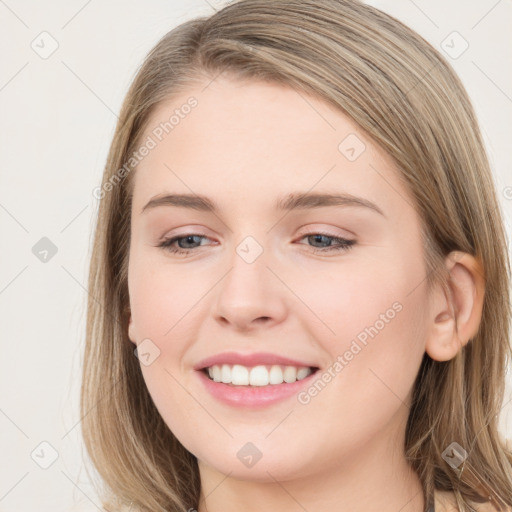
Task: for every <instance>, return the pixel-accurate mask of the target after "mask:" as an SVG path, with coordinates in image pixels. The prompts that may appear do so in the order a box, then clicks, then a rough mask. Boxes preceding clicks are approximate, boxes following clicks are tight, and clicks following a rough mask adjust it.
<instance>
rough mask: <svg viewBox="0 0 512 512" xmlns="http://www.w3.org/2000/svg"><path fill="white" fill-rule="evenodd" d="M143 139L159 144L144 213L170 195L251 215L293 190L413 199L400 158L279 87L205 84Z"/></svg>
mask: <svg viewBox="0 0 512 512" xmlns="http://www.w3.org/2000/svg"><path fill="white" fill-rule="evenodd" d="M190 105H194V106H193V107H191V106H190ZM142 139H143V141H147V140H149V139H152V141H153V143H154V147H153V148H152V149H151V150H150V151H149V153H148V154H147V156H145V157H144V158H143V159H142V161H140V163H139V165H138V166H137V169H136V171H135V176H134V180H135V182H134V198H133V202H134V206H135V207H136V208H139V211H140V209H141V208H142V207H143V204H142V202H143V201H144V204H146V202H147V201H148V200H149V199H150V198H151V197H153V196H155V195H157V194H162V193H165V192H167V193H169V192H179V193H192V194H194V193H197V194H202V195H214V196H216V197H217V198H218V199H219V200H218V202H219V203H220V204H222V203H223V201H227V202H228V203H230V204H231V203H233V202H235V201H238V203H239V205H245V207H246V208H247V207H249V205H250V203H251V199H254V200H256V199H255V198H260V199H261V200H262V201H263V200H266V199H268V204H269V205H270V204H272V205H274V204H275V199H276V197H278V196H281V197H282V196H283V195H286V194H288V193H290V191H291V189H294V190H302V191H306V190H313V189H321V190H322V191H327V190H329V191H331V192H334V191H336V192H346V193H352V194H354V195H355V194H357V195H365V196H366V197H367V198H368V199H370V200H375V202H378V201H380V202H381V203H386V202H393V201H394V200H395V201H396V200H397V199H398V200H400V197H393V196H397V194H398V196H402V199H401V200H402V201H403V200H404V198H405V197H406V196H407V191H406V190H404V189H403V187H402V185H401V183H400V182H399V180H398V179H397V176H396V168H395V166H394V162H393V161H392V159H391V157H390V156H389V155H388V154H387V153H386V152H385V151H383V150H382V148H380V147H379V146H378V145H376V144H375V143H374V142H373V141H372V140H371V139H370V138H369V137H368V136H367V135H366V134H365V133H364V132H363V131H362V130H361V129H360V127H359V126H358V125H357V124H356V123H355V122H354V121H353V120H352V119H351V118H349V117H348V116H346V115H344V114H343V113H342V112H341V111H340V110H338V109H335V108H334V107H332V106H331V105H329V104H328V103H326V102H324V101H322V100H321V99H319V98H318V97H316V96H312V95H308V94H306V93H304V92H302V91H301V92H297V91H295V90H294V89H292V88H290V87H286V86H283V85H279V84H274V83H269V82H248V81H244V82H241V81H234V80H232V79H228V78H225V77H220V78H218V79H216V80H214V81H212V82H210V83H209V82H206V81H205V83H204V85H202V86H195V87H192V88H191V89H190V90H189V91H187V92H185V93H182V94H180V95H178V96H176V97H173V98H172V99H169V100H167V101H164V102H162V103H160V104H159V105H158V107H157V108H156V109H155V110H154V112H153V113H152V115H151V117H150V119H149V121H148V123H147V127H146V130H145V133H144V136H143V137H142ZM409 201H410V200H409Z"/></svg>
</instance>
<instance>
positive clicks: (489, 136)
mask: <svg viewBox="0 0 512 512" xmlns="http://www.w3.org/2000/svg"><path fill="white" fill-rule="evenodd" d="M369 3H371V4H372V5H375V6H376V7H378V8H380V9H382V10H383V11H385V12H388V13H390V14H392V15H394V16H396V17H397V18H399V19H400V20H402V21H404V22H405V23H406V24H408V25H409V26H411V27H412V28H413V29H415V30H416V31H418V32H419V33H420V34H421V35H422V36H423V37H425V38H426V39H427V40H428V41H430V42H431V43H432V44H433V45H434V46H435V47H436V48H438V49H439V50H440V51H441V52H444V48H443V44H445V43H443V41H447V37H450V39H448V41H451V40H453V41H454V44H451V46H452V47H455V50H451V51H452V55H451V56H450V55H447V56H448V59H449V60H450V62H451V63H452V65H453V66H454V68H455V70H456V71H457V73H458V74H459V76H460V77H461V78H462V81H463V83H464V84H465V86H466V88H467V90H468V92H469V95H470V97H471V99H472V101H473V105H474V107H475V109H476V112H477V115H478V118H479V120H480V123H481V128H482V132H483V136H484V139H485V143H486V145H487V149H488V153H489V158H490V160H491V165H492V169H493V173H494V178H495V183H496V188H497V191H498V194H499V197H500V201H501V205H502V208H503V211H504V213H505V218H506V228H507V233H508V236H509V238H510V235H511V214H512V206H511V203H512V189H511V188H507V187H511V186H512V173H511V164H512V152H511V151H510V149H511V148H510V146H511V142H512V141H511V140H510V133H511V121H512V44H511V43H512V37H511V34H512V26H511V25H512V4H511V2H510V1H507V0H499V1H497V0H478V1H477V0H473V1H469V2H463V1H460V0H459V1H452V2H447V1H446V0H414V1H413V0H379V1H378V0H374V1H370V2H369ZM221 6H222V3H221V2H214V1H212V0H208V1H206V0H196V1H188V2H184V1H177V0H165V1H164V0H150V1H148V2H135V1H122V2H121V1H119V0H108V1H103V2H100V1H98V0H89V1H86V0H72V1H69V0H68V1H64V0H54V1H52V2H37V1H35V0H31V1H30V0H27V1H23V2H15V1H14V0H5V1H4V0H0V38H1V46H0V48H1V63H2V65H1V68H0V109H1V110H0V130H1V132H0V140H1V144H2V146H1V153H0V154H1V162H0V173H1V181H0V183H1V187H0V229H1V233H2V240H3V242H2V252H1V265H0V311H1V320H0V329H1V342H0V343H1V345H0V346H1V358H0V432H1V435H0V511H2V512H24V511H27V512H28V511H30V512H33V511H36V510H37V511H38V512H45V511H48V512H49V511H51V512H61V511H66V512H69V511H78V510H80V511H95V510H100V501H99V499H98V497H97V496H96V495H95V494H94V492H93V490H92V487H91V484H90V481H89V479H88V476H87V474H86V472H85V470H84V460H85V453H84V451H83V445H82V442H81V430H80V416H79V412H78V403H79V400H78V397H79V386H80V372H81V359H82V350H83V344H84V332H85V304H86V298H87V293H88V291H87V287H86V283H87V274H88V262H89V257H90V249H91V238H92V229H93V223H94V220H95V217H96V213H97V207H98V202H97V200H96V199H95V198H94V197H93V195H92V191H93V189H94V188H95V187H97V186H98V185H100V182H101V176H102V172H103V167H104V165H105V159H106V156H107V151H108V148H109V145H110V142H111V138H112V135H113V132H114V127H115V123H116V121H117V114H118V113H119V109H120V106H121V102H122V99H123V97H124V94H125V93H126V91H127V88H128V86H129V84H130V82H131V80H132V78H133V76H134V73H135V72H136V70H137V68H138V66H139V65H140V64H141V62H142V60H143V58H144V56H145V55H146V53H147V52H148V51H149V50H150V49H151V48H152V47H153V46H154V44H155V43H156V42H157V41H158V40H159V39H160V37H161V36H162V35H164V34H165V33H166V32H168V31H169V30H171V29H172V28H173V27H175V26H176V25H178V24H180V23H182V22H183V21H186V20H187V19H189V18H192V17H195V16H197V15H208V14H212V13H213V12H214V10H216V9H219V8H220V7H221ZM453 32H457V33H458V35H454V34H453ZM454 37H455V39H453V38H454ZM464 41H466V42H467V44H468V47H467V49H466V50H465V51H464V52H463V53H462V54H461V55H460V56H459V55H456V54H457V53H459V51H460V50H462V49H463V47H464V46H465V45H466V43H465V42H464ZM45 52H46V53H45ZM51 52H53V53H51ZM453 52H455V53H453ZM49 53H51V55H48V54H49ZM510 373H511V372H509V375H508V381H507V386H508V388H507V393H506V398H505V401H504V404H503V409H502V413H501V416H500V426H501V431H502V432H503V433H504V435H505V437H508V438H512V389H511V388H512V385H511V378H510ZM41 443H43V444H41ZM44 466H47V467H46V468H45V467H44Z"/></svg>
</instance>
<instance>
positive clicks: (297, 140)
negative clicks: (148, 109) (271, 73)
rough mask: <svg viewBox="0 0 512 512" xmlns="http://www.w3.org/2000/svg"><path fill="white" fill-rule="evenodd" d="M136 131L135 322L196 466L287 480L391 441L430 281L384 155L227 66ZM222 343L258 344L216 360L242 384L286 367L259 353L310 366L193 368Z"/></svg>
mask: <svg viewBox="0 0 512 512" xmlns="http://www.w3.org/2000/svg"><path fill="white" fill-rule="evenodd" d="M192 97H193V98H194V99H191V98H192ZM173 115H174V117H171V116H173ZM170 118H171V121H170ZM165 123H167V124H165ZM142 143H143V144H145V145H146V149H147V151H146V150H142V151H141V154H143V153H147V155H146V156H144V157H143V159H142V160H141V162H140V163H139V166H138V168H137V170H136V171H134V172H135V174H134V176H133V178H134V180H135V181H134V194H133V206H132V212H131V242H130V260H129V261H130V262H129V275H128V282H129V293H130V306H131V319H130V325H129V336H130V339H131V340H132V341H133V342H134V343H135V344H137V345H139V344H141V343H142V345H141V346H140V347H139V358H140V364H141V370H142V373H143V376H144V379H145V382H146V384H147V387H148V390H149V392H150V394H151V396H152V398H153V400H154V402H155V405H156V407H157V408H158V410H159V412H160V414H161V416H162V418H163V419H164V421H165V422H166V424H167V425H168V426H169V428H170V429H171V430H172V431H173V432H174V434H175V435H176V437H177V438H178V439H179V440H180V441H181V443H182V444H183V445H184V446H185V447H186V448H187V449H188V450H189V451H190V452H191V453H193V454H194V455H195V456H196V457H197V458H198V461H199V464H200V468H201V470H202V471H205V470H210V471H219V472H222V473H224V474H230V475H231V476H233V477H237V478H241V479H254V480H261V481H263V480H269V481H270V480H272V478H275V479H277V480H287V479H291V478H294V477H302V476H307V475H312V474H314V473H315V474H319V473H321V472H323V471H332V469H333V468H334V467H335V466H336V467H338V468H339V467H340V464H342V465H343V466H344V467H345V466H346V467H348V465H349V464H356V463H358V461H361V460H362V459H364V458H365V457H370V456H371V457H375V456H377V455H378V456H379V457H380V458H384V459H383V460H385V458H386V457H388V456H392V455H393V454H394V453H397V452H398V453H400V454H401V453H402V446H403V435H404V429H405V425H406V421H407V417H408V413H409V406H410V401H409V400H410V397H411V391H412V386H413V382H414V379H415V377H416V374H417V371H418V368H419V365H420V363H421V359H422V357H423V354H424V352H425V334H426V328H427V320H426V319H427V316H428V295H427V289H426V281H425V277H426V273H425V268H424V264H423V248H422V243H421V239H420V222H419V218H418V216H417V215H416V213H415V211H414V210H413V208H412V204H413V199H412V198H411V197H410V195H409V194H408V192H407V190H406V189H405V188H404V186H403V185H402V184H401V183H400V181H399V180H398V178H397V171H396V170H395V168H394V165H393V162H392V160H391V158H390V157H389V156H388V155H387V154H386V153H385V152H384V151H383V150H381V149H379V148H378V147H377V146H376V145H375V144H373V143H372V142H371V140H369V139H368V138H367V136H366V135H365V134H364V133H363V132H362V131H361V130H360V129H359V128H358V126H357V125H356V124H355V123H354V122H352V121H351V120H350V119H349V118H348V117H346V116H345V115H343V114H341V113H340V112H338V111H337V110H334V109H333V108H331V107H330V106H328V105H327V104H326V103H324V102H322V101H321V100H319V99H316V98H315V97H312V96H308V95H306V94H304V93H300V94H299V93H297V92H295V91H294V90H292V89H289V88H286V87H283V86H279V85H274V84H269V83H262V82H251V83H242V82H235V81H232V80H231V79H228V78H226V77H220V78H217V79H216V80H214V81H212V82H211V83H209V85H208V83H207V82H205V84H204V87H198V88H192V89H190V91H189V92H188V93H187V94H183V95H182V96H180V97H178V98H175V99H173V100H172V101H168V102H166V103H162V104H160V105H159V108H158V109H157V110H155V111H154V113H153V115H152V117H151V119H150V122H149V125H148V128H147V130H146V133H145V135H144V137H143V138H142ZM182 194H186V195H187V196H190V197H191V199H188V200H181V201H177V200H171V199H167V200H162V201H160V202H159V203H156V202H155V203H153V205H152V206H151V205H149V206H147V205H148V203H149V202H150V201H152V200H154V199H155V198H162V197H164V196H167V195H182ZM306 194H307V195H314V197H312V198H310V199H304V198H302V199H301V200H300V201H298V202H297V203H296V204H295V206H296V207H295V208H291V209H290V208H284V209H283V208H280V207H279V206H278V205H279V204H281V206H282V205H283V204H284V203H286V202H287V201H288V202H289V203H290V204H291V205H292V206H293V201H292V200H291V199H292V198H300V197H302V196H303V195H306ZM327 194H329V195H338V196H343V195H348V196H350V197H352V198H357V199H356V200H354V201H348V200H346V201H342V200H339V199H338V200H336V199H331V200H328V199H327V198H326V197H324V195H327ZM317 195H318V196H317ZM198 196H201V197H205V198H207V202H208V203H211V204H214V205H215V207H216V208H215V210H212V209H211V208H210V207H207V206H205V205H206V204H207V202H206V201H198ZM358 201H360V202H358ZM178 203H179V204H178ZM290 204H289V205H290ZM276 205H277V206H276ZM289 205H288V206H289ZM372 205H373V206H372ZM188 235H193V236H188ZM173 237H183V238H181V239H179V240H177V241H174V242H172V243H171V245H170V246H168V247H160V246H159V244H160V243H161V242H162V241H164V240H165V239H171V238H173ZM339 239H344V240H348V241H350V242H343V241H340V240H339ZM343 244H344V245H343ZM172 249H177V250H180V251H183V252H182V253H175V252H171V250H172ZM226 352H231V353H235V354H236V355H239V356H244V355H252V354H255V358H254V359H253V360H251V361H249V360H241V359H240V360H237V359H236V358H235V359H228V358H227V357H225V356H222V355H221V357H220V361H219V364H220V365H221V366H222V364H221V363H222V361H223V360H224V361H225V362H226V363H229V364H228V365H227V366H226V368H225V369H224V376H227V375H228V374H229V373H230V372H229V371H228V370H229V369H230V368H232V367H233V365H234V364H235V363H236V362H239V363H240V362H243V363H246V364H245V365H243V364H242V365H241V366H244V367H245V368H247V367H248V370H245V369H244V368H239V367H237V369H236V370H237V371H233V374H232V375H236V377H235V379H238V378H240V379H242V380H240V381H238V380H237V381H236V382H241V383H243V382H244V380H243V379H244V377H245V375H247V374H249V375H250V373H249V371H250V370H251V369H252V367H254V366H262V365H268V367H267V371H268V370H272V366H281V365H280V364H279V363H280V361H279V359H276V360H275V361H272V360H271V359H263V358H262V357H261V356H258V354H261V353H267V354H273V355H275V356H276V357H283V358H288V359H290V360H293V361H295V362H297V363H300V364H297V366H301V365H304V366H308V367H309V366H311V367H315V368H318V370H317V371H316V372H315V373H314V374H311V375H310V376H309V377H307V378H305V379H304V380H299V381H298V382H296V383H295V384H292V383H289V382H284V383H283V384H267V385H266V386H264V385H263V383H264V382H266V381H265V379H267V378H269V375H268V373H267V371H265V370H264V369H261V368H260V369H256V370H255V372H253V375H252V376H253V377H254V376H255V375H260V376H261V378H262V379H263V380H262V381H256V380H253V381H252V382H253V383H255V384H257V383H258V382H259V384H261V385H252V386H247V385H244V384H237V385H233V384H224V383H218V382H213V381H210V380H209V379H208V378H207V377H206V375H205V373H204V372H202V371H199V370H198V369H196V368H197V367H198V366H200V367H202V366H204V364H203V365H201V364H200V363H201V362H202V361H203V360H205V359H206V358H210V357H211V356H216V355H219V354H223V353H226ZM258 363H260V364H258ZM288 363H290V361H288ZM286 366H294V365H293V364H284V365H283V369H284V370H285V372H284V373H285V376H286V375H288V376H290V375H291V377H288V380H293V379H294V378H295V375H294V373H293V370H290V369H288V370H286V368H285V367H286ZM238 370H240V372H238ZM245 372H247V373H245ZM287 372H288V373H287ZM219 373H221V374H222V370H221V369H219ZM270 373H271V374H272V375H273V376H276V378H277V379H278V380H279V371H278V370H276V369H273V370H272V371H271V372H270ZM299 373H300V372H299ZM304 373H307V372H304V371H303V372H302V374H304ZM302 374H301V375H300V376H302ZM214 377H215V376H214ZM217 378H218V377H217ZM211 388H215V390H214V391H211ZM272 393H275V395H274V399H272ZM276 397H277V398H276ZM388 460H389V459H388ZM270 475H272V476H270Z"/></svg>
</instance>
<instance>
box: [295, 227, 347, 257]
mask: <svg viewBox="0 0 512 512" xmlns="http://www.w3.org/2000/svg"><path fill="white" fill-rule="evenodd" d="M304 238H307V239H308V241H310V242H313V243H320V244H322V243H327V244H328V245H327V247H315V246H313V247H312V250H313V252H314V253H325V252H329V251H348V250H349V249H350V248H351V247H352V246H353V245H355V243H356V241H355V240H347V239H346V238H340V237H336V236H332V235H329V234H327V233H317V232H314V233H306V234H305V235H303V236H302V238H301V240H302V239H304ZM332 241H335V242H336V243H337V245H331V244H332Z"/></svg>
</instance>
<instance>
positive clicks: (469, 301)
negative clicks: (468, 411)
mask: <svg viewBox="0 0 512 512" xmlns="http://www.w3.org/2000/svg"><path fill="white" fill-rule="evenodd" d="M445 261H446V267H447V270H448V272H449V278H448V290H446V291H444V290H441V289H440V288H438V289H437V290H435V291H432V295H431V309H430V315H431V316H430V318H429V322H430V328H429V332H428V333H427V338H426V345H425V350H426V352H427V354H428V355H429V356H430V357H431V358H432V359H434V360H436V361H448V360H450V359H452V358H454V357H455V356H456V355H457V353H458V352H459V350H460V349H461V348H462V347H463V346H465V345H466V344H467V343H468V342H469V340H470V339H471V338H472V337H473V336H475V335H476V333H477V332H478V327H479V325H480V320H481V317H482V308H483V302H484V293H485V279H484V270H483V267H482V265H481V264H480V263H479V261H478V260H477V259H476V258H474V257H473V256H472V255H471V254H468V253H461V252H456V251H453V252H451V253H450V254H449V255H448V256H447V257H446V260H445Z"/></svg>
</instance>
